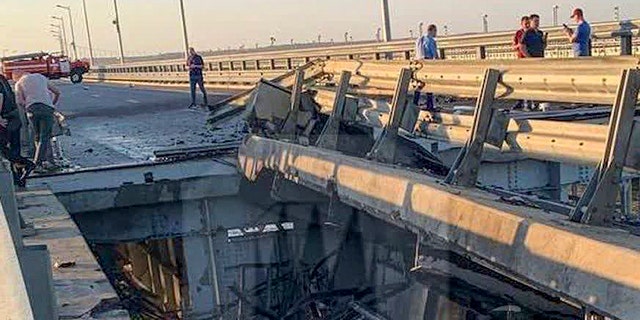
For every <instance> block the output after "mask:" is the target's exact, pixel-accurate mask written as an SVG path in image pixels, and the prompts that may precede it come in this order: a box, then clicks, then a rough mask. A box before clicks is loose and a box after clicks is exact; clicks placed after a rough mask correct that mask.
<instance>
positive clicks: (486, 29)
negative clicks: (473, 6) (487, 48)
mask: <svg viewBox="0 0 640 320" xmlns="http://www.w3.org/2000/svg"><path fill="white" fill-rule="evenodd" d="M482 32H484V33H488V32H489V16H488V15H486V14H483V15H482Z"/></svg>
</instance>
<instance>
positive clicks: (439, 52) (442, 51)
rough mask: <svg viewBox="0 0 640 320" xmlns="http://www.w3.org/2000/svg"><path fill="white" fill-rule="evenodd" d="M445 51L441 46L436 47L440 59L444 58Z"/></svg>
mask: <svg viewBox="0 0 640 320" xmlns="http://www.w3.org/2000/svg"><path fill="white" fill-rule="evenodd" d="M445 53H446V52H445V51H444V49H443V48H440V49H438V54H439V55H440V59H446V54H445Z"/></svg>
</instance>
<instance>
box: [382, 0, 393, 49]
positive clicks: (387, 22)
mask: <svg viewBox="0 0 640 320" xmlns="http://www.w3.org/2000/svg"><path fill="white" fill-rule="evenodd" d="M382 31H383V33H382V37H383V39H384V42H387V41H391V18H390V16H389V0H382Z"/></svg>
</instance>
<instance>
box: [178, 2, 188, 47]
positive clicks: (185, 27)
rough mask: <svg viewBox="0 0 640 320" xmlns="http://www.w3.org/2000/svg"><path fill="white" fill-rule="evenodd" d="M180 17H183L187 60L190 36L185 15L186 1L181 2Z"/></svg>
mask: <svg viewBox="0 0 640 320" xmlns="http://www.w3.org/2000/svg"><path fill="white" fill-rule="evenodd" d="M180 16H181V17H182V33H183V34H184V54H185V59H187V58H188V57H189V35H188V33H187V19H186V17H185V14H184V0H180Z"/></svg>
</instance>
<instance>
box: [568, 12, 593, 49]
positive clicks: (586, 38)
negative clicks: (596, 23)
mask: <svg viewBox="0 0 640 320" xmlns="http://www.w3.org/2000/svg"><path fill="white" fill-rule="evenodd" d="M571 19H573V21H574V22H575V23H577V24H578V26H577V27H576V30H575V31H573V30H572V29H571V28H569V27H567V25H564V31H565V34H566V35H567V37H568V38H569V41H571V44H572V45H573V55H574V56H575V57H588V56H591V25H589V23H588V22H587V21H586V20H585V19H584V12H583V11H582V9H580V8H576V9H573V13H572V14H571Z"/></svg>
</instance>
